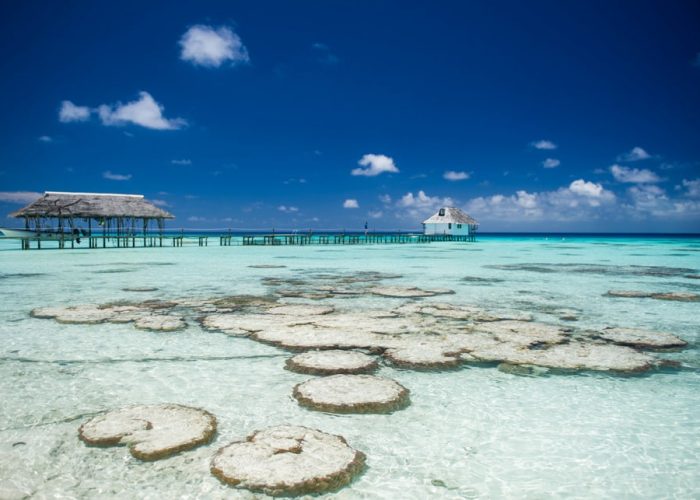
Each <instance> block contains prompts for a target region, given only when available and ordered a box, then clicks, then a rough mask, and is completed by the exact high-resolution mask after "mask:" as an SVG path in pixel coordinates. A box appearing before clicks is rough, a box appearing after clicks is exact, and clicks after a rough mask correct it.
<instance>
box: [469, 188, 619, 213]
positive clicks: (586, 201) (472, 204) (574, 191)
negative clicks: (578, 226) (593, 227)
mask: <svg viewBox="0 0 700 500" xmlns="http://www.w3.org/2000/svg"><path fill="white" fill-rule="evenodd" d="M615 202H616V197H615V194H614V193H612V192H611V191H608V190H606V189H605V188H603V186H602V185H600V184H597V183H594V182H590V181H586V180H584V179H577V180H575V181H573V182H572V183H571V184H569V185H568V186H566V187H561V188H559V189H557V190H554V191H541V192H532V193H531V192H528V191H526V190H518V191H516V192H515V194H512V195H504V194H495V195H492V196H480V197H478V198H473V199H471V200H469V201H468V202H467V203H466V204H465V206H464V208H465V210H466V211H467V212H469V213H470V214H472V215H473V216H475V217H476V218H477V219H479V218H483V219H484V220H499V221H501V220H504V219H507V220H509V221H541V220H557V221H562V220H566V221H571V220H588V219H591V218H597V217H599V212H600V211H601V210H605V209H612V207H613V206H614V205H615Z"/></svg>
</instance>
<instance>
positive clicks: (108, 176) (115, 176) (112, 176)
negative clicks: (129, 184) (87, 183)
mask: <svg viewBox="0 0 700 500" xmlns="http://www.w3.org/2000/svg"><path fill="white" fill-rule="evenodd" d="M102 177H104V178H105V179H108V180H110V181H128V180H130V179H131V177H132V175H131V174H114V173H112V172H110V171H109V170H107V171H106V172H102Z"/></svg>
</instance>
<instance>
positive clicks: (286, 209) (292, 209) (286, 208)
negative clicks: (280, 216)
mask: <svg viewBox="0 0 700 500" xmlns="http://www.w3.org/2000/svg"><path fill="white" fill-rule="evenodd" d="M277 210H279V211H280V212H284V213H286V214H291V213H294V212H298V211H299V208H298V207H291V206H287V205H280V206H279V207H277Z"/></svg>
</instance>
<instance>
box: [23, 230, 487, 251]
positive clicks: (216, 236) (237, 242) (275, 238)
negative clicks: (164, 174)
mask: <svg viewBox="0 0 700 500" xmlns="http://www.w3.org/2000/svg"><path fill="white" fill-rule="evenodd" d="M474 241H476V235H475V234H471V235H449V234H437V235H435V234H433V235H426V234H421V233H403V232H395V233H337V234H331V233H318V234H316V233H313V232H305V233H268V234H265V233H254V234H241V233H238V234H234V233H232V232H226V233H223V234H222V233H208V234H188V233H185V232H184V231H179V232H175V233H158V234H157V235H153V234H146V235H144V234H133V233H132V234H126V235H124V234H117V233H106V232H105V233H101V234H100V233H98V234H89V235H87V236H83V237H81V238H72V237H67V238H66V239H59V240H56V239H42V238H41V237H39V238H31V239H22V240H20V243H21V248H22V250H30V249H49V248H54V249H81V248H88V249H100V248H102V249H106V248H156V247H175V248H181V247H184V246H199V247H208V246H210V243H212V245H211V246H220V247H229V246H306V245H406V244H425V243H434V242H474ZM217 242H218V245H216V243H217Z"/></svg>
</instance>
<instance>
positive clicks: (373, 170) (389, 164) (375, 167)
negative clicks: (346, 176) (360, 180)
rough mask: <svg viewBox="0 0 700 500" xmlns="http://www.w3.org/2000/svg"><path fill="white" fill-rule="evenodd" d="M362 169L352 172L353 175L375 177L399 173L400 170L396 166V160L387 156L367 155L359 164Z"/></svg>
mask: <svg viewBox="0 0 700 500" xmlns="http://www.w3.org/2000/svg"><path fill="white" fill-rule="evenodd" d="M357 164H358V165H360V166H361V167H366V168H355V169H353V170H352V172H351V174H352V175H364V176H367V177H374V176H377V175H379V174H383V173H384V172H388V173H398V171H399V169H398V168H396V165H394V159H393V158H390V157H388V156H385V155H375V154H366V155H364V156H363V157H362V158H361V159H360V161H358V162H357Z"/></svg>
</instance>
